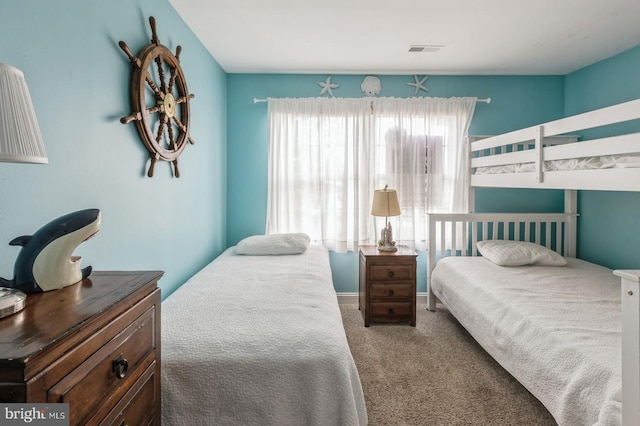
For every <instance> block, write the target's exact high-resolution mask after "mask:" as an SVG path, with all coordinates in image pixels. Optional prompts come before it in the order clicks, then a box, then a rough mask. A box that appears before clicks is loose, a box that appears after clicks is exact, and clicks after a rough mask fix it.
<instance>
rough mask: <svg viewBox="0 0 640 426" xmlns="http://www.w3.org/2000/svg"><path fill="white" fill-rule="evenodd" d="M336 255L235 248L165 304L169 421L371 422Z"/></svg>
mask: <svg viewBox="0 0 640 426" xmlns="http://www.w3.org/2000/svg"><path fill="white" fill-rule="evenodd" d="M366 423H367V414H366V408H365V402H364V396H363V393H362V387H361V384H360V379H359V376H358V371H357V369H356V366H355V363H354V360H353V357H352V355H351V352H350V349H349V346H348V343H347V339H346V335H345V332H344V326H343V324H342V317H341V314H340V309H339V307H338V302H337V297H336V293H335V290H334V288H333V281H332V278H331V270H330V267H329V254H328V252H327V250H326V249H325V248H322V247H318V246H313V245H312V246H310V247H309V249H308V250H307V251H306V252H305V253H303V254H300V255H284V256H241V255H236V254H235V252H234V248H233V247H232V248H230V249H228V250H226V251H225V252H224V253H223V254H222V255H220V256H219V257H218V258H217V259H215V260H214V261H213V262H212V263H211V264H209V265H208V266H206V267H205V268H204V269H203V270H202V271H200V272H199V273H197V274H196V275H195V276H194V277H193V278H191V279H190V280H189V281H188V282H187V283H185V284H184V285H183V286H181V287H180V288H179V289H178V290H176V292H174V293H173V294H172V295H171V296H169V297H168V298H167V299H166V300H165V301H164V302H163V303H162V424H163V425H166V426H172V425H198V424H199V425H204V424H216V425H261V426H262V425H328V424H331V425H365V424H366Z"/></svg>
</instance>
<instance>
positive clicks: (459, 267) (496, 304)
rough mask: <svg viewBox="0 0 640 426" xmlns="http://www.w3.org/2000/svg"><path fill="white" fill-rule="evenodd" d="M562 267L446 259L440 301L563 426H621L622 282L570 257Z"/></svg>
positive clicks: (436, 285) (437, 288)
mask: <svg viewBox="0 0 640 426" xmlns="http://www.w3.org/2000/svg"><path fill="white" fill-rule="evenodd" d="M567 260H568V264H567V265H566V266H563V267H553V266H519V267H502V266H497V265H495V264H493V263H491V262H489V261H488V260H486V259H484V258H482V257H448V258H445V259H442V260H440V261H439V262H438V263H437V264H436V267H435V269H434V271H433V273H432V278H431V285H432V289H433V292H434V293H435V295H436V296H437V297H438V298H439V299H440V300H441V301H442V302H443V303H444V304H445V305H446V306H447V307H448V309H449V310H450V311H451V313H452V314H453V315H454V316H455V317H456V318H457V319H458V321H459V322H460V323H461V324H462V325H463V326H464V327H465V328H466V329H467V331H469V333H470V334H471V335H472V336H473V337H474V338H475V339H476V340H477V341H478V343H480V345H481V346H483V347H484V349H485V350H486V351H487V352H488V353H489V354H490V355H492V356H493V357H494V358H495V359H496V361H498V362H499V363H500V364H501V365H502V366H503V367H504V368H505V369H506V370H507V371H509V372H510V373H511V374H512V375H513V376H514V377H515V378H516V379H517V380H518V381H520V382H521V383H522V384H523V385H524V386H525V387H527V389H528V390H529V391H530V392H531V393H532V394H533V395H534V396H536V397H537V398H538V399H539V400H540V401H541V402H542V403H543V404H544V405H545V406H546V407H547V409H548V410H549V412H550V413H551V414H552V415H553V416H554V418H555V419H556V421H557V422H558V423H559V424H560V425H577V424H599V425H605V424H606V425H619V424H621V423H622V419H621V409H622V407H621V399H622V396H621V392H622V384H621V367H620V366H621V355H620V345H621V330H620V321H621V313H620V312H621V305H620V282H619V280H618V279H616V277H614V276H613V274H612V271H611V270H610V269H607V268H604V267H601V266H598V265H594V264H591V263H588V262H585V261H582V260H579V259H573V258H568V259H567Z"/></svg>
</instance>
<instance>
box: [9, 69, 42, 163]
mask: <svg viewBox="0 0 640 426" xmlns="http://www.w3.org/2000/svg"><path fill="white" fill-rule="evenodd" d="M0 161H5V162H11V163H48V162H49V160H48V159H47V153H46V151H45V149H44V143H43V142H42V135H41V134H40V127H39V126H38V120H37V119H36V113H35V110H34V109H33V104H32V102H31V96H30V95H29V88H28V87H27V82H26V81H25V79H24V74H23V73H22V71H20V70H19V69H17V68H14V67H12V66H9V65H5V64H0Z"/></svg>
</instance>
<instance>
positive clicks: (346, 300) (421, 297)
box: [337, 291, 427, 305]
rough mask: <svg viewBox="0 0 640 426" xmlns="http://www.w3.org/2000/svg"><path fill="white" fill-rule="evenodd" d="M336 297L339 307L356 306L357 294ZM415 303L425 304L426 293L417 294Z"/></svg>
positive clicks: (343, 294)
mask: <svg viewBox="0 0 640 426" xmlns="http://www.w3.org/2000/svg"><path fill="white" fill-rule="evenodd" d="M337 295H338V303H339V304H341V305H349V304H357V303H358V293H352V292H344V293H337ZM417 296H418V297H417V299H416V303H418V304H426V303H427V292H426V291H425V292H419V293H418V295H417Z"/></svg>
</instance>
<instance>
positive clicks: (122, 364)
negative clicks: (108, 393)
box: [111, 354, 129, 379]
mask: <svg viewBox="0 0 640 426" xmlns="http://www.w3.org/2000/svg"><path fill="white" fill-rule="evenodd" d="M127 370H129V362H127V359H126V358H124V357H123V356H122V354H120V355H118V357H117V358H116V359H114V360H113V363H112V365H111V371H113V373H114V374H115V375H116V377H117V378H118V379H124V378H125V376H126V375H127Z"/></svg>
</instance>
